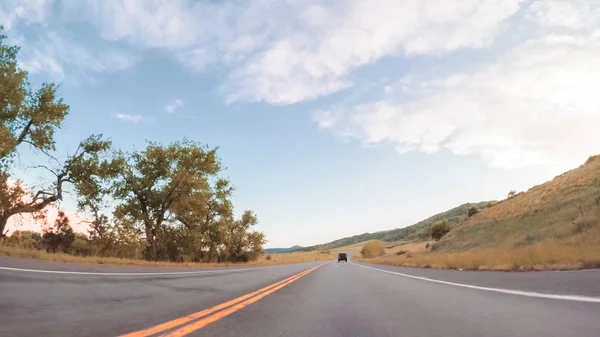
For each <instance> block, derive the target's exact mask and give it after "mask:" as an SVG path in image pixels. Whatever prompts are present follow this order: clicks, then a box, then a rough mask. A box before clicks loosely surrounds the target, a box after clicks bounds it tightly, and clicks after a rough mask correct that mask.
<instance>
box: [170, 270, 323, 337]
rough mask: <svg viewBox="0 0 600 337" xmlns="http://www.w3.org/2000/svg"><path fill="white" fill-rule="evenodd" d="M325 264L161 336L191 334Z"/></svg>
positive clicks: (179, 336) (171, 336) (174, 336)
mask: <svg viewBox="0 0 600 337" xmlns="http://www.w3.org/2000/svg"><path fill="white" fill-rule="evenodd" d="M325 264H326V263H325ZM323 265H324V264H321V265H318V266H316V267H313V268H311V269H309V270H307V271H306V272H304V273H301V274H300V275H298V276H296V277H294V278H292V279H291V280H288V281H285V282H284V283H281V284H279V285H277V286H275V287H273V288H271V289H269V290H267V291H265V292H263V293H260V294H259V295H256V296H254V297H251V298H249V299H247V300H245V301H243V302H241V303H238V304H236V305H234V306H232V307H229V308H227V309H225V310H223V311H220V312H217V313H216V314H214V315H212V316H208V317H206V318H203V319H200V320H198V321H195V322H193V323H190V324H188V325H184V326H183V327H181V328H179V329H177V330H174V331H172V332H170V333H167V334H163V335H161V336H160V337H181V336H185V335H187V334H190V333H192V332H194V331H196V330H198V329H202V328H203V327H205V326H207V325H208V324H210V323H213V322H216V321H218V320H220V319H221V318H223V317H226V316H229V315H230V314H232V313H234V312H236V311H238V310H240V309H243V308H244V307H246V306H248V305H250V304H252V303H254V302H256V301H258V300H260V299H261V298H263V297H265V296H267V295H270V294H272V293H274V292H276V291H277V290H279V289H281V288H283V287H285V286H287V285H288V284H290V283H292V282H294V281H296V280H297V279H299V278H301V277H302V276H304V275H306V274H308V273H310V272H312V271H314V270H315V269H317V268H319V267H321V266H323Z"/></svg>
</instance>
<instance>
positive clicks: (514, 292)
mask: <svg viewBox="0 0 600 337" xmlns="http://www.w3.org/2000/svg"><path fill="white" fill-rule="evenodd" d="M352 264H353V265H355V266H358V267H362V268H367V269H373V270H377V271H381V272H384V273H388V274H394V275H399V276H404V277H409V278H413V279H417V280H422V281H428V282H435V283H441V284H447V285H451V286H455V287H463V288H470V289H477V290H485V291H493V292H497V293H504V294H511V295H521V296H528V297H539V298H548V299H553V300H565V301H578V302H592V303H600V297H589V296H579V295H555V294H544V293H536V292H532V291H523V290H512V289H503V288H490V287H481V286H475V285H470V284H464V283H454V282H448V281H442V280H436V279H432V278H427V277H421V276H414V275H410V274H404V273H398V272H394V271H390V270H385V269H379V268H373V267H368V266H363V265H361V264H356V263H352Z"/></svg>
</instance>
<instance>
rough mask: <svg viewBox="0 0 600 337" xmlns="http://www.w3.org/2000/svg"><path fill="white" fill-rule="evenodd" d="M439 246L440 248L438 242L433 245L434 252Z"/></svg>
mask: <svg viewBox="0 0 600 337" xmlns="http://www.w3.org/2000/svg"><path fill="white" fill-rule="evenodd" d="M438 248H440V245H439V244H438V243H437V242H436V243H434V244H432V245H431V251H432V252H434V251H436V250H438Z"/></svg>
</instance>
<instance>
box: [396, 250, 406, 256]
mask: <svg viewBox="0 0 600 337" xmlns="http://www.w3.org/2000/svg"><path fill="white" fill-rule="evenodd" d="M406 253H408V250H401V251H399V252H397V253H396V255H404V254H406Z"/></svg>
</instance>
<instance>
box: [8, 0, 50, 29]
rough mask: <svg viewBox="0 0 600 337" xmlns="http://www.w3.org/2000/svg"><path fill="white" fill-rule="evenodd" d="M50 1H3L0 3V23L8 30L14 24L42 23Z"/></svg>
mask: <svg viewBox="0 0 600 337" xmlns="http://www.w3.org/2000/svg"><path fill="white" fill-rule="evenodd" d="M52 3H53V1H52V0H3V1H2V3H0V23H1V24H2V25H4V28H5V29H7V30H10V29H11V28H12V27H13V25H14V24H15V22H17V21H19V20H21V21H24V22H27V23H43V22H44V21H45V20H46V18H47V13H48V11H49V9H50V7H51V6H52Z"/></svg>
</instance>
